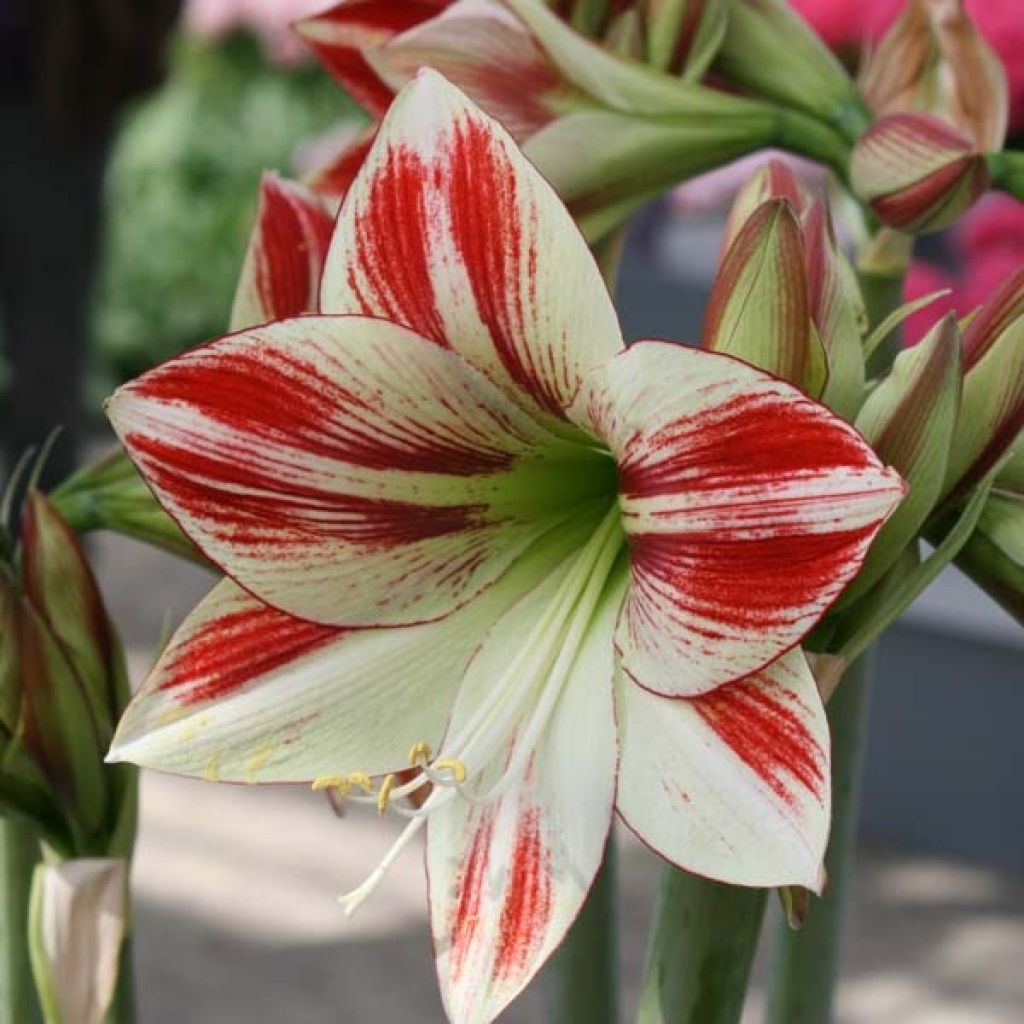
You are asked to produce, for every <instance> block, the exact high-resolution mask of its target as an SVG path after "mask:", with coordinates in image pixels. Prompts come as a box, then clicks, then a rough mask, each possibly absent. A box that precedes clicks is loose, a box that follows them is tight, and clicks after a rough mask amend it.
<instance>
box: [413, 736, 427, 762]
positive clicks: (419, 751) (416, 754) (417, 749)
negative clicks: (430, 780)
mask: <svg viewBox="0 0 1024 1024" xmlns="http://www.w3.org/2000/svg"><path fill="white" fill-rule="evenodd" d="M429 760H430V744H429V743H423V742H422V741H420V742H419V743H414V744H413V746H412V749H411V750H410V751H409V764H419V763H420V762H421V761H422V762H423V763H424V764H426V763H427V762H428V761H429Z"/></svg>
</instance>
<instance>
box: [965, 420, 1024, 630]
mask: <svg viewBox="0 0 1024 1024" xmlns="http://www.w3.org/2000/svg"><path fill="white" fill-rule="evenodd" d="M956 564H957V566H958V567H959V568H960V569H961V570H963V572H965V573H966V574H967V575H968V576H969V577H970V578H971V579H972V580H974V581H975V582H976V583H977V584H978V585H979V586H980V587H982V588H983V589H984V590H985V591H986V592H987V593H988V594H989V596H991V597H993V598H995V600H997V601H998V602H999V603H1000V604H1001V605H1002V606H1003V607H1004V608H1005V609H1006V610H1007V611H1008V612H1009V613H1010V614H1011V615H1012V616H1013V617H1014V618H1016V620H1017V621H1018V622H1020V623H1021V624H1022V625H1024V439H1022V438H1018V440H1017V442H1016V444H1015V446H1014V450H1013V452H1012V454H1011V455H1010V456H1009V459H1008V461H1007V462H1006V464H1005V465H1004V466H1003V468H1002V469H1001V470H1000V471H999V474H998V475H997V477H996V480H995V483H994V484H993V487H992V490H991V492H990V493H989V497H988V501H987V502H986V503H985V507H984V509H983V510H982V513H981V518H980V519H979V520H978V526H977V528H976V529H975V531H974V533H973V534H972V535H971V537H970V539H969V540H968V542H967V543H966V544H965V545H964V547H963V549H962V550H961V552H960V554H959V555H958V556H957V559H956Z"/></svg>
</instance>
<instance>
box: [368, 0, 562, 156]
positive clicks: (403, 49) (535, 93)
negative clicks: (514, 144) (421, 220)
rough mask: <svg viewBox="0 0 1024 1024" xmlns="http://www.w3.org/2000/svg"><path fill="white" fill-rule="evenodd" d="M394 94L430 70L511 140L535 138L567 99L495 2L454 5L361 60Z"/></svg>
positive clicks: (522, 29) (518, 25) (519, 25)
mask: <svg viewBox="0 0 1024 1024" xmlns="http://www.w3.org/2000/svg"><path fill="white" fill-rule="evenodd" d="M366 57H367V60H368V62H369V63H370V64H371V65H372V66H373V67H374V68H375V69H376V71H377V73H378V74H379V75H380V77H381V80H382V81H384V82H386V83H387V84H388V85H390V86H391V87H392V88H393V89H395V90H396V91H397V90H398V89H400V88H401V87H402V86H403V85H405V83H406V82H408V81H409V80H410V79H411V78H412V77H413V76H414V75H415V74H416V72H417V71H419V70H420V68H424V67H431V68H434V69H435V70H437V71H439V72H440V73H441V74H443V75H444V77H445V78H447V79H448V80H449V81H450V82H452V83H453V84H454V85H456V86H458V87H459V88H460V89H462V90H463V91H464V92H466V93H467V94H468V95H469V96H470V97H472V99H473V101H474V102H475V103H478V104H479V105H480V106H481V107H483V108H484V110H486V111H487V112H488V113H490V114H491V115H492V116H493V117H495V118H496V119H497V120H498V121H500V122H501V123H502V124H503V125H504V126H505V127H506V128H507V129H508V130H509V131H510V132H511V133H512V135H513V136H514V137H515V138H517V139H520V140H522V139H526V138H528V137H529V136H530V135H532V134H533V133H534V132H536V131H538V130H539V129H540V128H542V127H543V126H544V125H546V124H547V123H548V122H549V121H551V120H552V119H553V118H554V117H555V116H556V112H557V105H558V100H559V98H560V94H565V93H567V92H568V89H569V87H568V86H567V85H566V84H565V83H563V81H562V77H561V75H560V74H559V72H558V70H557V68H555V66H554V65H553V64H552V63H551V61H550V60H549V59H548V57H547V55H546V54H545V53H544V51H543V50H542V49H541V48H540V46H539V45H538V44H537V42H536V40H535V39H534V38H533V36H532V35H531V34H530V32H529V31H528V29H527V28H526V26H525V25H524V24H523V22H522V21H520V19H519V18H517V17H516V16H515V15H514V14H513V13H512V12H511V11H510V10H509V9H508V8H507V7H506V6H505V5H504V4H502V3H500V2H498V0H458V2H457V3H454V4H452V5H451V6H450V7H449V8H448V9H447V10H445V11H444V12H443V13H442V14H440V15H439V16H438V17H436V18H432V19H430V20H429V21H426V22H423V23H421V24H419V25H417V26H415V27H414V28H412V29H410V30H409V31H408V32H403V33H402V34H401V35H399V36H396V37H395V38H393V39H391V40H390V41H389V42H388V43H386V44H385V45H384V46H381V47H380V48H379V49H377V50H374V51H371V52H369V53H367V55H366Z"/></svg>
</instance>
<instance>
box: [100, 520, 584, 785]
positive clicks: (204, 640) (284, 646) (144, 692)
mask: <svg viewBox="0 0 1024 1024" xmlns="http://www.w3.org/2000/svg"><path fill="white" fill-rule="evenodd" d="M580 530H581V527H580V526H578V525H573V526H570V527H567V528H563V529H562V530H556V531H554V532H553V533H552V534H549V535H548V536H547V537H546V538H545V539H544V540H543V541H541V542H540V543H539V544H538V545H536V546H535V547H533V548H531V550H530V551H529V552H528V553H527V554H526V555H524V556H523V557H522V558H520V559H519V560H518V561H517V562H516V564H515V565H514V566H513V567H512V568H511V569H510V570H509V571H508V572H507V573H506V574H505V575H504V576H503V577H502V578H501V580H499V581H498V583H496V584H495V585H494V586H493V587H490V588H488V589H487V590H486V591H485V592H484V593H482V594H480V595H479V596H478V597H477V598H476V599H475V600H473V601H471V602H469V603H468V604H467V605H465V606H464V607H463V608H461V609H459V611H457V612H455V613H454V614H453V615H449V616H448V617H447V618H445V619H442V620H441V621H440V622H432V623H425V624H423V625H418V626H408V627H405V628H401V629H384V630H381V629H369V630H345V629H338V628H336V627H333V626H324V625H320V624H318V623H314V622H308V621H306V620H303V619H296V618H293V617H292V616H289V615H287V614H285V613H284V612H280V611H277V610H276V609H274V608H271V607H270V606H269V605H265V604H263V603H262V602H260V601H258V600H256V599H255V598H253V597H251V596H250V595H249V594H247V593H246V592H245V591H243V590H241V588H239V587H238V586H237V585H236V584H234V583H232V582H231V581H230V580H224V581H223V582H221V583H220V584H219V585H218V586H217V587H216V588H214V590H213V591H212V592H211V593H210V594H209V596H207V598H206V599H205V600H204V601H203V602H202V603H201V604H200V605H199V607H198V608H196V609H195V611H193V612H192V614H191V615H190V616H189V617H188V619H186V621H185V622H184V624H183V625H182V626H181V628H180V629H179V630H178V632H177V633H176V634H175V636H174V638H173V639H172V641H171V643H170V644H169V645H168V647H167V650H166V651H165V652H164V653H163V655H162V656H161V657H160V660H159V661H158V662H157V664H156V666H155V667H154V668H153V671H152V673H151V674H150V676H149V678H148V679H147V680H146V682H145V684H144V685H143V687H142V689H141V690H140V691H139V693H138V694H137V695H136V697H135V699H134V700H133V701H132V703H131V705H130V706H129V708H128V710H127V711H126V712H125V714H124V716H123V718H122V719H121V723H120V725H119V727H118V731H117V735H116V737H115V739H114V745H113V748H112V756H113V757H114V758H116V759H117V760H121V761H132V762H134V763H136V764H140V765H144V766H146V767H150V768H157V769H160V770H162V771H169V772H175V773H177V774H183V775H194V776H207V775H212V776H215V777H216V778H218V779H221V780H224V781H231V782H274V781H276V782H301V781H308V780H310V779H313V778H316V777H318V776H329V775H347V774H349V773H350V772H367V773H368V774H371V775H378V774H383V773H385V772H388V771H392V770H395V769H398V768H401V767H404V766H405V765H406V763H407V762H406V758H407V757H408V753H409V749H410V747H411V746H412V745H413V744H415V743H420V742H425V743H428V744H430V745H431V747H432V748H434V749H437V747H438V745H439V743H440V740H441V738H442V735H443V733H444V729H445V725H446V723H447V721H448V717H449V715H450V713H451V709H452V704H453V701H454V697H455V693H456V690H457V688H458V686H459V683H460V682H461V680H462V678H463V676H464V674H465V671H466V666H467V665H468V663H469V661H470V659H471V658H472V656H473V654H474V653H475V652H476V651H477V650H478V648H479V646H480V643H481V638H482V637H484V636H486V635H487V632H488V630H489V629H490V628H491V626H492V625H493V624H494V622H495V621H496V620H497V619H498V618H499V617H500V616H501V615H502V614H504V612H505V611H506V610H507V609H508V608H509V607H510V606H511V605H512V604H514V602H515V601H516V600H517V599H518V598H520V597H521V596H522V595H523V594H524V593H527V592H529V591H530V590H531V588H533V587H535V586H536V585H537V583H538V582H539V581H540V580H542V579H543V578H544V577H545V575H546V574H547V573H549V572H550V569H551V565H552V564H557V563H558V562H559V561H560V560H563V559H564V558H565V557H566V556H567V554H568V553H569V552H571V551H572V550H574V549H575V547H576V546H577V545H578V544H579V543H580Z"/></svg>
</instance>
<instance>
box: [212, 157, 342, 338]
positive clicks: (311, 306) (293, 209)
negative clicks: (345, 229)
mask: <svg viewBox="0 0 1024 1024" xmlns="http://www.w3.org/2000/svg"><path fill="white" fill-rule="evenodd" d="M333 228H334V220H333V218H332V217H331V215H330V214H329V213H328V212H327V210H326V209H325V208H324V206H323V204H322V203H321V202H320V200H319V199H317V197H316V196H315V195H313V194H312V193H311V192H310V191H309V190H308V189H306V188H304V187H303V186H302V185H299V184H298V183H297V182H294V181H286V180H285V179H284V178H281V177H278V175H276V174H265V175H264V176H263V181H262V182H261V183H260V202H259V208H258V210H257V212H256V223H255V225H254V226H253V230H252V235H251V236H250V238H249V248H248V250H247V251H246V254H245V262H244V263H243V264H242V276H241V279H240V280H239V282H238V290H237V291H236V292H235V302H234V306H233V307H232V310H231V330H232V331H243V330H245V329H246V328H247V327H255V326H256V325H257V324H265V323H267V322H268V321H270V320H284V319H286V318H287V317H291V316H298V315H299V314H300V313H312V312H313V311H314V310H315V309H316V307H317V302H318V301H319V295H320V275H321V273H322V272H323V268H324V259H325V258H326V256H327V246H328V243H329V242H330V240H331V231H332V230H333Z"/></svg>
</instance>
